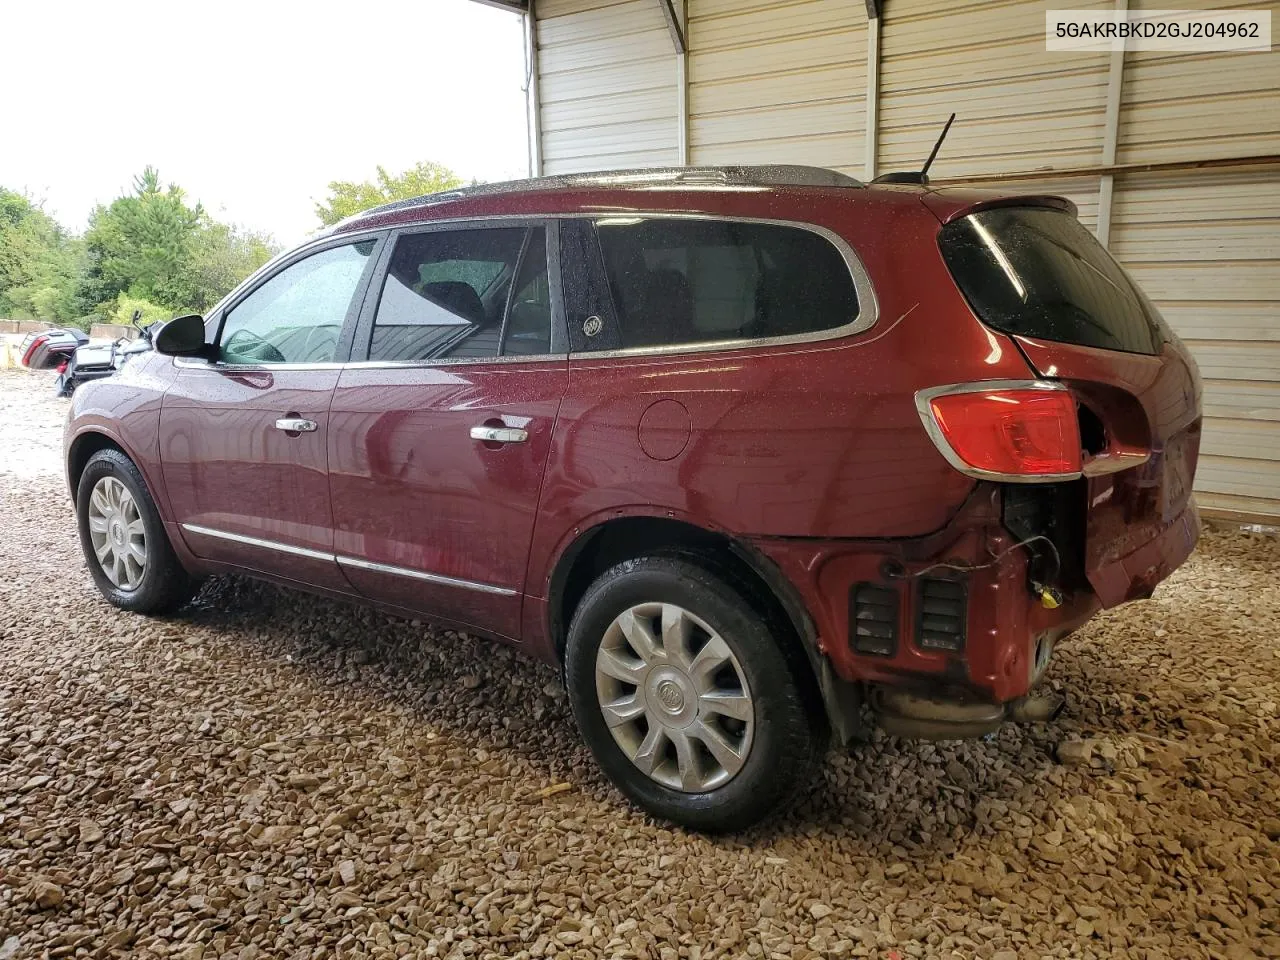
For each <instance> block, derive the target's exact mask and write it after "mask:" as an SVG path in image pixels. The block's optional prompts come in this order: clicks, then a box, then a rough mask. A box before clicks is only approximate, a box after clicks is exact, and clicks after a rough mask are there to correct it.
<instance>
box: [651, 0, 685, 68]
mask: <svg viewBox="0 0 1280 960" xmlns="http://www.w3.org/2000/svg"><path fill="white" fill-rule="evenodd" d="M658 6H660V7H662V15H663V16H664V17H666V18H667V30H668V31H669V32H670V33H671V43H672V46H674V47H675V48H676V53H678V54H679V55H680V56H684V55H685V54H686V53H688V52H689V51H688V50H687V49H686V48H685V45H684V25H683V24H681V23H680V17H679V16H678V15H677V14H676V8H675V4H674V3H672V0H658Z"/></svg>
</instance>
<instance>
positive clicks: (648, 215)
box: [174, 209, 880, 373]
mask: <svg viewBox="0 0 1280 960" xmlns="http://www.w3.org/2000/svg"><path fill="white" fill-rule="evenodd" d="M617 217H626V218H628V219H630V218H632V217H634V218H636V219H640V220H656V219H664V220H708V221H715V222H721V223H760V224H766V225H769V226H777V227H791V228H793V229H798V230H806V231H808V232H809V233H814V234H817V235H818V236H820V237H822V238H823V239H824V240H826V241H827V242H828V243H830V244H831V245H832V246H834V247H835V248H836V250H837V252H839V254H840V256H841V258H842V259H843V260H844V262H845V266H846V267H847V268H848V270H849V275H850V277H851V278H852V280H853V288H854V292H855V293H856V294H857V297H858V313H857V315H856V316H855V317H854V318H853V319H852V320H851V321H849V322H848V323H846V324H843V325H842V326H839V327H832V328H831V329H830V330H817V331H814V332H812V333H793V334H789V335H787V336H782V337H759V338H756V339H743V338H733V339H728V340H704V341H702V342H699V343H683V344H676V345H672V346H663V345H660V344H655V345H649V346H643V347H624V348H621V349H618V350H600V351H595V352H590V351H580V352H577V353H572V354H569V353H553V354H538V355H535V356H525V357H517V356H504V357H480V358H477V357H442V358H440V359H439V360H431V361H422V360H351V361H345V362H332V363H263V364H234V365H233V364H222V363H210V362H209V361H205V360H192V359H190V358H181V357H178V358H175V359H174V362H175V363H176V364H177V365H179V366H184V367H209V368H210V369H216V370H226V371H227V372H232V373H238V372H251V371H271V370H344V369H347V368H351V369H357V370H358V369H366V370H378V369H415V368H423V369H425V368H433V367H438V366H446V365H448V366H452V365H454V364H479V363H514V362H521V361H523V362H526V363H536V362H539V361H544V362H545V361H556V360H567V359H569V358H570V357H572V358H573V359H574V360H577V361H584V360H589V359H590V360H594V359H601V360H608V359H613V358H620V357H651V356H667V355H672V356H679V355H681V354H689V353H713V352H717V351H721V350H750V349H753V348H767V347H778V346H788V345H793V344H809V343H822V342H825V341H827V340H839V339H843V338H845V337H852V336H855V335H857V334H860V333H865V332H866V331H867V330H870V329H871V328H872V327H873V326H875V323H876V320H877V319H879V315H880V301H879V299H878V298H877V297H876V291H875V287H874V286H873V285H872V283H871V276H870V274H868V273H867V269H866V267H865V266H864V265H863V263H862V260H861V259H860V258H859V257H858V254H857V252H856V251H855V250H854V249H853V247H852V246H850V245H849V242H848V241H847V240H845V239H844V237H842V236H840V234H838V233H836V232H835V231H834V230H831V229H830V228H828V227H823V226H820V225H819V224H816V223H808V222H806V221H803V220H787V219H783V218H776V217H738V216H717V215H715V214H710V213H691V212H689V211H678V210H630V209H627V210H619V209H609V210H584V211H579V212H574V213H500V214H488V215H483V216H462V217H448V218H440V219H431V220H413V221H407V222H405V223H395V224H384V225H382V226H379V227H367V228H364V229H362V230H359V231H352V232H351V233H349V234H348V233H343V232H330V233H327V234H326V235H324V236H321V237H317V238H315V239H314V240H311V241H308V242H307V243H306V244H304V245H303V246H301V247H298V248H296V249H294V250H291V251H289V252H288V253H287V254H281V255H280V256H279V257H277V258H276V260H273V261H272V263H276V262H279V261H283V260H285V259H286V258H288V259H292V258H293V257H294V256H295V255H297V254H301V253H303V252H304V251H306V250H309V249H311V248H312V247H315V246H319V245H322V244H326V243H332V242H334V241H335V240H338V239H343V240H345V239H347V238H356V239H359V238H363V239H369V238H370V237H369V235H370V234H381V233H384V232H386V231H393V232H394V233H395V234H396V235H400V234H403V233H406V232H411V233H419V232H425V231H429V230H437V229H439V230H450V229H458V228H459V227H466V226H467V225H469V224H474V225H476V226H478V227H483V226H485V225H489V226H494V225H497V224H498V223H500V222H503V221H522V222H525V223H528V222H530V221H535V220H590V221H592V222H593V223H594V222H595V221H597V220H608V219H614V218H617ZM393 239H394V238H393ZM555 258H556V260H557V261H558V260H559V251H556V252H555ZM271 265H272V264H270V263H269V264H267V267H269V266H271ZM263 270H266V267H263ZM254 276H255V277H256V276H257V274H255V275H254ZM253 279H254V278H253V277H250V278H249V280H246V281H245V282H244V284H241V286H240V287H237V288H236V289H235V290H233V291H232V292H231V294H228V296H227V297H226V298H225V299H224V301H223V302H224V303H227V304H230V303H231V300H232V298H233V297H234V296H235V295H236V294H237V293H238V292H239V291H240V289H241V288H242V287H244V286H245V285H247V284H248V283H249V282H250V281H252V280H253ZM220 308H222V305H221V304H219V306H218V308H215V311H216V310H217V309H220ZM215 311H210V313H211V314H212V313H213V312H215Z"/></svg>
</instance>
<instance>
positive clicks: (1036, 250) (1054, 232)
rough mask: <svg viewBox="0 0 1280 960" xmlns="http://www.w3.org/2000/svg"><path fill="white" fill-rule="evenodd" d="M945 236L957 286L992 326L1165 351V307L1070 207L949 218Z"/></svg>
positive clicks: (1051, 337)
mask: <svg viewBox="0 0 1280 960" xmlns="http://www.w3.org/2000/svg"><path fill="white" fill-rule="evenodd" d="M939 243H940V245H941V248H942V256H943V259H945V260H946V263H947V268H948V269H949V270H950V271H951V275H952V277H954V278H955V281H956V284H957V286H959V287H960V290H961V292H962V293H963V294H964V296H965V298H966V299H967V300H968V301H969V305H970V306H971V307H972V308H973V311H974V313H975V314H977V316H978V319H980V320H981V321H982V322H983V323H985V324H987V325H988V326H991V327H994V328H995V329H997V330H1000V331H1001V332H1003V333H1010V334H1018V335H1021V336H1026V337H1034V338H1038V339H1043V340H1056V341H1058V342H1061V343H1073V344H1078V345H1080V346H1086V347H1100V348H1102V349H1105V350H1123V351H1126V352H1129V353H1147V354H1155V353H1159V352H1160V348H1161V344H1162V343H1163V341H1164V339H1165V337H1164V331H1163V322H1162V321H1161V319H1160V316H1159V313H1158V312H1157V311H1156V309H1155V307H1154V306H1152V304H1151V302H1150V301H1149V300H1148V299H1147V298H1146V296H1145V295H1144V294H1143V293H1142V291H1141V290H1139V289H1138V287H1137V285H1136V284H1135V283H1134V282H1133V281H1132V280H1131V279H1130V278H1129V275H1128V274H1127V273H1125V271H1124V270H1123V269H1122V268H1121V267H1120V265H1119V264H1118V263H1116V262H1115V260H1113V259H1112V257H1111V254H1109V253H1108V252H1107V251H1106V249H1105V248H1104V247H1103V246H1102V244H1100V243H1098V241H1097V240H1096V239H1095V238H1094V236H1093V234H1091V233H1090V232H1089V231H1088V230H1087V229H1086V228H1085V227H1084V225H1083V224H1081V223H1080V221H1079V220H1077V219H1076V218H1075V217H1074V216H1072V215H1071V214H1069V213H1066V212H1064V211H1061V210H1050V209H1046V208H1034V207H1002V208H998V209H995V210H983V211H980V212H978V213H974V214H970V215H969V216H967V217H961V218H960V219H959V220H956V221H954V222H952V223H949V224H947V225H946V226H945V227H943V228H942V232H941V235H940V238H939Z"/></svg>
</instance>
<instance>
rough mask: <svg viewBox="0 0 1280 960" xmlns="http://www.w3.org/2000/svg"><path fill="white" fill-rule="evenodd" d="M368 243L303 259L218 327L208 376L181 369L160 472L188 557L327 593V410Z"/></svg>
mask: <svg viewBox="0 0 1280 960" xmlns="http://www.w3.org/2000/svg"><path fill="white" fill-rule="evenodd" d="M379 242H380V241H379V239H378V238H376V237H375V238H368V237H365V238H363V239H359V240H355V241H350V240H349V241H345V242H337V243H332V244H330V245H328V246H325V247H323V248H322V249H319V250H311V251H306V252H304V253H303V254H302V255H301V256H300V257H298V258H295V259H294V260H292V261H291V262H288V263H286V264H284V265H282V266H281V268H280V269H279V270H277V271H276V272H274V273H272V274H270V275H268V276H266V277H265V278H264V279H263V281H262V282H261V283H259V284H257V285H255V286H253V287H252V288H251V289H249V290H248V291H246V292H245V294H244V295H243V296H240V297H237V299H236V300H234V301H233V302H232V303H231V304H230V305H229V307H228V308H227V309H226V310H225V311H223V312H222V313H221V314H220V315H219V316H215V317H211V318H210V325H211V326H215V325H216V327H217V330H216V331H215V332H214V334H213V336H214V338H215V342H216V343H217V344H218V358H217V360H216V361H214V362H211V363H210V362H206V361H203V360H184V359H178V360H175V361H174V362H175V363H177V364H178V365H179V367H180V369H179V371H178V376H177V379H176V380H175V381H174V384H173V386H172V387H171V388H170V389H169V391H168V393H167V394H166V395H165V398H164V406H163V409H162V410H161V414H160V436H159V442H160V459H161V463H162V465H163V471H164V480H165V486H166V488H167V490H168V494H169V500H170V503H171V504H172V507H173V512H174V515H175V519H176V520H177V522H178V524H179V527H180V531H181V535H182V537H183V539H184V540H185V541H186V543H187V545H188V546H189V547H190V549H191V550H192V552H194V553H195V554H196V555H197V556H200V557H204V558H207V559H209V560H216V561H222V562H226V563H234V564H237V565H239V566H243V567H248V568H250V569H253V570H259V571H262V572H265V573H269V574H272V575H275V576H280V577H287V578H289V579H292V580H297V581H300V582H303V583H310V584H314V585H316V586H321V587H325V588H328V589H333V590H344V589H345V590H347V591H349V590H350V587H349V585H348V584H347V582H346V580H345V579H344V578H343V576H342V573H341V571H340V570H339V569H338V566H337V564H336V563H335V562H334V558H333V514H332V511H331V509H330V505H329V483H328V476H327V467H328V465H327V462H326V458H327V452H326V444H327V443H328V433H329V404H330V402H331V400H332V399H333V389H334V386H335V385H336V384H337V382H338V372H339V370H340V369H341V365H340V363H339V362H338V361H340V360H344V359H346V354H347V352H349V350H350V339H351V335H352V331H353V329H354V325H355V320H356V317H357V315H358V314H359V311H360V306H361V302H362V298H363V293H364V290H365V288H366V286H367V284H368V278H369V276H370V275H371V274H372V272H373V264H374V262H375V261H376V259H377V256H376V254H377V249H378V246H379Z"/></svg>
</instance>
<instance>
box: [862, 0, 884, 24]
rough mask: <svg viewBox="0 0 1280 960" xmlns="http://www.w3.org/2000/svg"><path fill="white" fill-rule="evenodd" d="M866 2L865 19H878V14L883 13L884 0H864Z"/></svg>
mask: <svg viewBox="0 0 1280 960" xmlns="http://www.w3.org/2000/svg"><path fill="white" fill-rule="evenodd" d="M865 2H866V4H867V19H868V20H879V19H880V15H881V14H882V13H884V0H865Z"/></svg>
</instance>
